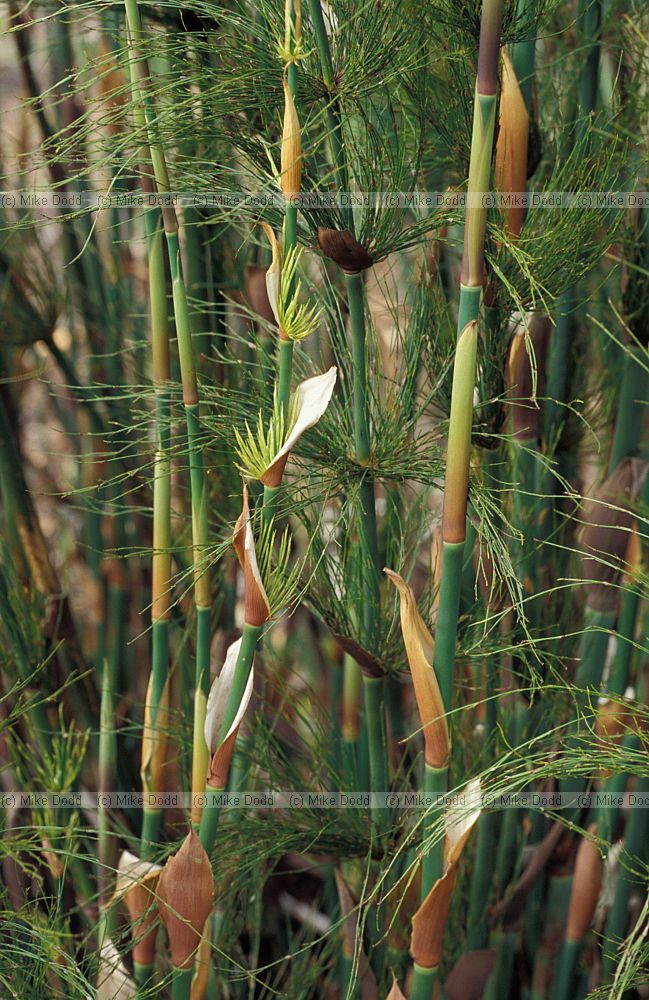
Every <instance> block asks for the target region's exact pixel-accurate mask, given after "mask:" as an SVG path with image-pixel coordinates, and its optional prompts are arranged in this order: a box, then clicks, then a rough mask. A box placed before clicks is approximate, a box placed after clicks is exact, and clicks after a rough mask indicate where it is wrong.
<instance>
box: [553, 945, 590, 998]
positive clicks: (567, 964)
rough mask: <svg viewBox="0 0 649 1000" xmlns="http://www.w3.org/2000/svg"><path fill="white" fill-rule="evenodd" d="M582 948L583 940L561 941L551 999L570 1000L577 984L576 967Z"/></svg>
mask: <svg viewBox="0 0 649 1000" xmlns="http://www.w3.org/2000/svg"><path fill="white" fill-rule="evenodd" d="M582 949H583V941H569V940H566V941H564V943H563V948H562V950H561V958H560V959H559V964H558V966H557V972H556V978H555V981H554V988H553V991H552V1000H572V998H573V997H574V996H575V988H576V986H577V967H578V965H579V959H580V958H581V953H582Z"/></svg>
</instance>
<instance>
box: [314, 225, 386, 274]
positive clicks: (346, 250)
mask: <svg viewBox="0 0 649 1000" xmlns="http://www.w3.org/2000/svg"><path fill="white" fill-rule="evenodd" d="M318 246H319V247H320V249H321V250H322V252H323V254H324V255H325V257H329V259H330V260H333V262H334V263H335V264H337V265H338V267H340V268H341V269H342V270H343V271H345V273H346V274H358V273H359V272H360V271H365V270H366V269H367V268H368V267H371V266H372V264H373V263H374V261H373V259H372V257H371V256H370V254H369V253H368V252H367V250H366V249H365V247H364V246H362V245H361V244H360V243H359V242H358V240H357V239H356V237H355V236H354V235H353V233H352V232H351V230H350V229H324V228H322V227H321V228H320V229H318Z"/></svg>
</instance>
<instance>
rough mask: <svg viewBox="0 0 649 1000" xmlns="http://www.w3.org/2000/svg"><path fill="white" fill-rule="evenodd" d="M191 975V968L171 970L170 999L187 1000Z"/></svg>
mask: <svg viewBox="0 0 649 1000" xmlns="http://www.w3.org/2000/svg"><path fill="white" fill-rule="evenodd" d="M193 977H194V970H193V969H174V970H173V971H172V980H171V1000H189V997H190V994H191V989H192V979H193Z"/></svg>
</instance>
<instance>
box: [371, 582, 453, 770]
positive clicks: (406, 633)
mask: <svg viewBox="0 0 649 1000" xmlns="http://www.w3.org/2000/svg"><path fill="white" fill-rule="evenodd" d="M385 572H386V573H387V575H388V577H389V578H390V580H391V581H392V583H393V584H394V585H395V587H396V588H397V590H398V591H399V600H400V607H401V632H402V634H403V644H404V646H405V647H406V655H407V657H408V663H409V665H410V672H411V674H412V682H413V685H414V688H415V697H416V699H417V707H418V709H419V717H420V719H421V723H422V726H423V727H424V744H425V748H426V753H425V756H426V763H427V764H428V765H429V766H430V767H434V768H441V767H445V766H446V765H447V763H448V759H449V756H450V752H451V738H450V734H449V728H448V723H447V721H446V717H445V711H444V702H443V701H442V695H441V692H440V689H439V684H438V682H437V675H436V674H435V670H434V668H433V659H434V652H435V644H434V642H433V637H432V635H431V634H430V632H429V631H428V629H427V628H426V624H425V622H424V620H423V618H422V617H421V615H420V614H419V609H418V608H417V602H416V600H415V595H414V594H413V592H412V589H411V588H410V587H409V586H408V584H407V583H406V582H405V580H404V579H403V578H402V577H400V576H399V574H398V573H393V572H392V570H390V569H386V570H385Z"/></svg>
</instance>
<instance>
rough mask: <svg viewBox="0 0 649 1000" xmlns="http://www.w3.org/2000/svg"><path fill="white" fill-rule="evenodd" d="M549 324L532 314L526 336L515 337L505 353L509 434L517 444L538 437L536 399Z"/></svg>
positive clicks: (542, 386) (542, 381) (541, 390)
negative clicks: (510, 422) (507, 356)
mask: <svg viewBox="0 0 649 1000" xmlns="http://www.w3.org/2000/svg"><path fill="white" fill-rule="evenodd" d="M551 330H552V324H551V322H550V319H549V317H548V316H546V315H545V314H542V313H535V315H534V316H532V318H531V319H530V321H529V325H528V329H527V332H525V331H521V332H520V333H515V334H514V337H513V338H512V342H511V347H510V350H509V362H508V365H507V389H508V395H509V398H510V400H511V401H510V403H509V411H510V413H511V421H512V430H513V433H514V437H515V438H516V439H517V440H518V441H537V440H538V439H539V436H540V434H541V407H540V405H539V404H538V402H537V399H538V397H542V396H543V395H544V393H545V369H546V359H547V352H548V345H549V343H550V333H551Z"/></svg>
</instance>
